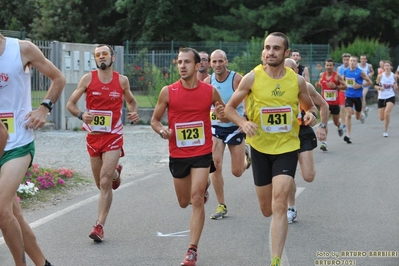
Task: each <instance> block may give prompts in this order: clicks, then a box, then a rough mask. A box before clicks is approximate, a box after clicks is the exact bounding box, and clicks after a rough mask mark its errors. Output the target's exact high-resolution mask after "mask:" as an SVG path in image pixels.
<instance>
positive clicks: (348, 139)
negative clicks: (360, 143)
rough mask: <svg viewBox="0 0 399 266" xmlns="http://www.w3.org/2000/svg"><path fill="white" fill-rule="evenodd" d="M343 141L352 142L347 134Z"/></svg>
mask: <svg viewBox="0 0 399 266" xmlns="http://www.w3.org/2000/svg"><path fill="white" fill-rule="evenodd" d="M344 141H346V143H348V144H351V143H352V140H351V138H348V137H347V136H345V137H344Z"/></svg>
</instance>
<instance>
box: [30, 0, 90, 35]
mask: <svg viewBox="0 0 399 266" xmlns="http://www.w3.org/2000/svg"><path fill="white" fill-rule="evenodd" d="M30 1H33V2H34V5H35V9H36V14H35V17H34V19H33V22H32V24H31V27H32V31H31V33H30V35H29V36H30V38H32V39H37V40H58V41H61V42H84V41H85V40H86V39H87V33H86V29H87V27H86V25H85V24H84V23H82V22H83V16H82V10H81V7H82V6H81V0H69V1H65V0H30Z"/></svg>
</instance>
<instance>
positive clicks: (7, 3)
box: [0, 0, 33, 31]
mask: <svg viewBox="0 0 399 266" xmlns="http://www.w3.org/2000/svg"><path fill="white" fill-rule="evenodd" d="M0 6H1V9H0V28H2V29H7V30H13V31H19V30H21V29H25V30H27V31H29V27H28V26H29V24H30V23H31V22H32V16H31V12H32V10H33V3H32V2H31V1H30V0H0Z"/></svg>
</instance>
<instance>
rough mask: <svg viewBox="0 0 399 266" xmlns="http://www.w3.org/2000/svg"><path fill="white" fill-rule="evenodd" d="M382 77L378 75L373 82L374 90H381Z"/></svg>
mask: <svg viewBox="0 0 399 266" xmlns="http://www.w3.org/2000/svg"><path fill="white" fill-rule="evenodd" d="M382 75H383V74H379V75H378V76H377V79H376V80H375V85H374V89H376V90H381V89H382V88H381V86H380V81H381V78H382Z"/></svg>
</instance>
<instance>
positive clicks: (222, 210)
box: [211, 204, 227, 220]
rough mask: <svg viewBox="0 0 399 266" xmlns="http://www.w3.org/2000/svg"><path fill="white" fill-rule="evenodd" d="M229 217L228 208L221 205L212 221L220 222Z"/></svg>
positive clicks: (213, 215)
mask: <svg viewBox="0 0 399 266" xmlns="http://www.w3.org/2000/svg"><path fill="white" fill-rule="evenodd" d="M226 216H227V207H226V205H224V204H219V205H218V207H217V209H216V212H215V213H214V214H212V215H211V219H214V220H219V219H222V218H224V217H226Z"/></svg>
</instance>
